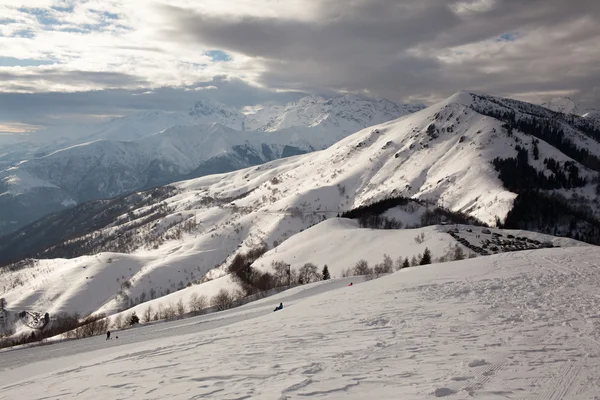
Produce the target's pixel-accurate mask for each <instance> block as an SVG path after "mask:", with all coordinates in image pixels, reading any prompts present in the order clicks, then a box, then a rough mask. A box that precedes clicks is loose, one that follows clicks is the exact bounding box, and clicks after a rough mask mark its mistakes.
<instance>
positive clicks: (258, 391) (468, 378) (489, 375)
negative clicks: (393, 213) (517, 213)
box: [0, 248, 600, 400]
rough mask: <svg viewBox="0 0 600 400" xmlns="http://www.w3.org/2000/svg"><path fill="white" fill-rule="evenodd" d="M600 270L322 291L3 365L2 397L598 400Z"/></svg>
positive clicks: (588, 267) (573, 263)
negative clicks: (599, 289)
mask: <svg viewBox="0 0 600 400" xmlns="http://www.w3.org/2000/svg"><path fill="white" fill-rule="evenodd" d="M598 257H600V251H599V250H598V249H597V248H590V249H589V250H588V251H585V252H581V251H573V250H570V249H550V250H540V251H534V252H520V253H509V254H502V255H498V256H492V257H489V258H485V259H475V260H466V261H460V262H456V263H451V264H440V265H431V266H426V267H419V268H411V269H407V270H403V271H401V272H398V273H396V274H394V275H392V276H388V277H385V278H382V279H377V280H373V281H370V282H365V283H360V284H357V285H355V286H353V287H347V286H345V285H346V284H347V282H336V281H329V282H326V283H322V282H320V283H318V284H314V285H309V286H306V287H303V288H305V289H306V290H307V293H306V294H307V295H306V296H302V295H301V294H300V293H299V296H296V297H295V298H291V299H287V298H286V294H285V292H284V293H281V294H280V295H279V296H281V297H277V298H268V299H265V300H263V301H262V302H260V303H252V304H249V305H248V306H246V307H243V308H239V309H234V310H231V311H229V312H225V313H222V314H212V315H207V316H202V317H197V318H194V319H189V320H182V321H174V322H172V323H165V324H156V325H152V326H148V327H142V328H138V329H131V330H127V331H122V332H113V337H115V336H119V339H113V340H111V341H109V342H106V341H105V340H104V338H103V337H95V338H90V339H84V340H81V341H76V342H64V343H59V344H55V345H51V346H40V347H35V348H29V349H24V350H18V351H10V352H3V353H2V360H3V362H2V365H1V366H0V368H2V369H3V370H2V373H1V374H0V397H3V398H42V397H44V398H45V397H60V398H75V397H76V398H78V399H82V400H83V399H97V398H164V397H169V398H171V399H189V398H194V397H196V398H214V399H231V398H244V397H248V398H264V399H278V398H279V399H281V398H290V399H291V398H306V397H326V398H340V397H343V398H350V399H363V398H376V399H398V398H402V399H422V398H436V397H446V396H447V397H449V398H453V399H470V398H484V399H501V398H528V399H574V400H578V399H592V398H594V396H596V395H597V394H598V393H599V392H600V380H599V379H598V376H600V361H599V360H600V346H599V342H598V341H599V340H600V336H599V333H600V331H599V327H598V318H597V317H598V309H599V308H600V300H599V299H598V296H597V295H596V288H597V287H598V285H599V284H600V271H599V270H598V267H597V266H596V260H597V259H598ZM340 286H343V287H340ZM311 288H312V289H314V290H312V291H310V289H311ZM279 301H283V302H284V307H285V308H284V309H283V310H282V311H278V312H277V313H273V312H272V307H273V304H276V303H278V302H279ZM215 355H218V356H215Z"/></svg>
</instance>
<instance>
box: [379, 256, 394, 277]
mask: <svg viewBox="0 0 600 400" xmlns="http://www.w3.org/2000/svg"><path fill="white" fill-rule="evenodd" d="M379 265H380V266H381V273H382V274H391V273H392V272H394V261H393V260H392V257H390V256H389V255H387V254H384V255H383V263H381V264H379Z"/></svg>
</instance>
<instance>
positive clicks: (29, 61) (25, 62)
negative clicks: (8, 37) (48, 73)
mask: <svg viewBox="0 0 600 400" xmlns="http://www.w3.org/2000/svg"><path fill="white" fill-rule="evenodd" d="M55 63H56V62H55V61H52V60H34V59H33V58H15V57H4V56H0V67H37V66H39V65H51V64H55Z"/></svg>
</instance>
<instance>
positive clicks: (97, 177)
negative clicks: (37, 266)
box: [0, 96, 423, 234]
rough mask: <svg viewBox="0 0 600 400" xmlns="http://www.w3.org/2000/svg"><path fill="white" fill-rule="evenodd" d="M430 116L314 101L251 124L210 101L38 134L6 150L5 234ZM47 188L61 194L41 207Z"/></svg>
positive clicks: (376, 105) (385, 106)
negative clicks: (77, 209)
mask: <svg viewBox="0 0 600 400" xmlns="http://www.w3.org/2000/svg"><path fill="white" fill-rule="evenodd" d="M315 99H318V101H317V100H315ZM422 108H423V106H420V105H402V106H398V105H396V104H394V103H391V102H389V101H385V100H378V101H376V100H369V99H362V98H358V97H355V96H343V97H339V98H333V99H330V100H325V99H322V98H316V97H307V98H305V99H302V100H300V101H298V102H296V103H290V104H288V105H286V106H275V107H274V108H270V109H268V110H267V109H265V110H267V111H264V110H261V111H259V112H257V113H255V114H252V115H251V116H248V115H245V114H243V113H241V112H240V111H238V110H236V109H234V108H231V107H228V106H225V105H223V104H220V103H217V102H214V101H210V100H201V101H198V102H196V103H195V104H194V105H193V107H192V108H191V109H190V110H189V111H187V112H179V113H167V112H160V111H155V112H148V113H139V114H134V115H130V116H127V117H123V118H114V119H112V120H110V121H107V122H104V123H101V124H97V125H89V126H72V127H61V128H55V129H50V130H47V131H44V132H38V133H35V134H32V135H30V136H31V137H32V139H31V140H32V143H23V144H20V145H15V144H11V146H10V147H8V146H6V148H5V150H0V180H2V181H3V184H2V185H0V195H4V199H3V202H4V204H3V210H0V234H1V233H3V232H6V231H8V229H3V226H4V227H12V228H11V229H15V228H18V227H19V226H22V225H24V224H26V223H30V222H33V221H34V220H36V219H38V218H40V217H41V216H43V215H45V214H47V213H48V212H49V211H58V210H62V209H64V207H65V206H64V205H65V204H69V205H72V204H75V203H78V202H81V201H86V200H90V199H103V198H108V197H113V196H116V195H119V194H123V193H127V192H131V191H133V190H140V189H144V188H148V187H152V186H156V185H161V184H165V183H169V182H173V181H177V180H182V179H189V178H191V177H198V176H203V175H207V174H213V173H220V172H227V171H232V170H236V169H240V168H244V167H248V166H251V165H256V164H260V163H264V162H266V161H270V160H273V159H277V158H281V157H287V156H291V155H297V154H303V153H306V152H309V151H314V150H321V149H325V148H327V147H329V146H330V145H331V144H333V143H335V142H337V141H338V140H340V139H342V138H344V137H346V136H348V135H349V134H351V133H354V132H356V131H357V130H359V129H362V128H365V127H367V126H370V125H373V124H376V123H381V122H385V121H389V120H392V119H395V118H398V117H400V116H403V115H405V114H407V113H410V112H413V111H416V110H419V109H422ZM267 114H268V115H267ZM3 165H4V166H6V167H10V166H11V165H13V166H14V167H13V169H11V170H9V169H8V168H5V169H4V170H2V166H3ZM21 170H25V172H23V173H22V172H20V171H21ZM25 174H26V175H28V176H31V177H32V178H31V179H28V180H27V182H25V181H24V180H23V179H20V180H18V179H16V178H15V177H18V175H25ZM36 182H38V183H39V185H37V186H36V185H35V183H36ZM44 187H53V188H56V189H57V190H55V191H53V193H52V196H44V197H46V198H48V201H46V202H45V204H44V205H43V206H41V205H40V199H41V198H42V197H43V196H41V195H40V188H44ZM17 195H20V196H19V197H17ZM27 209H29V210H31V213H30V215H27V213H26V212H25V211H26V210H27ZM15 210H18V212H15ZM48 210H49V211H48Z"/></svg>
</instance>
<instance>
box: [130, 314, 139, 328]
mask: <svg viewBox="0 0 600 400" xmlns="http://www.w3.org/2000/svg"><path fill="white" fill-rule="evenodd" d="M139 323H140V317H138V316H137V314H136V313H135V311H134V312H133V313H131V317H129V325H130V326H133V325H135V324H139Z"/></svg>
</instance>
